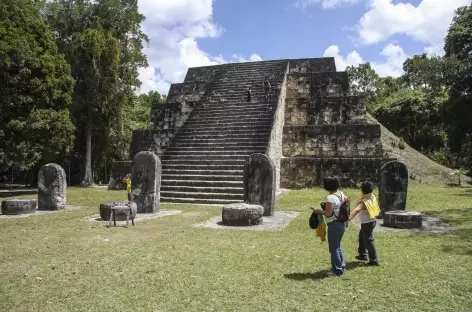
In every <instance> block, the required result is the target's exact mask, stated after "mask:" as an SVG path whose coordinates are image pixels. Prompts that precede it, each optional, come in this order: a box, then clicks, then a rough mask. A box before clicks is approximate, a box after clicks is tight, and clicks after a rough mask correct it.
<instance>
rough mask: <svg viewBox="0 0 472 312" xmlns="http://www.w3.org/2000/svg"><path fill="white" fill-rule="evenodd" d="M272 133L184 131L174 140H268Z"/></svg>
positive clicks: (266, 131)
mask: <svg viewBox="0 0 472 312" xmlns="http://www.w3.org/2000/svg"><path fill="white" fill-rule="evenodd" d="M269 135H270V131H268V130H265V131H257V130H255V131H252V130H251V131H233V132H224V133H223V132H220V131H209V132H205V133H203V131H201V132H199V133H198V134H196V133H194V132H192V131H188V132H184V131H183V129H182V130H181V131H179V132H178V133H177V134H176V136H175V137H174V138H173V139H172V142H174V141H187V140H194V139H199V140H208V139H224V140H240V139H252V138H256V139H260V140H266V141H267V140H268V139H269Z"/></svg>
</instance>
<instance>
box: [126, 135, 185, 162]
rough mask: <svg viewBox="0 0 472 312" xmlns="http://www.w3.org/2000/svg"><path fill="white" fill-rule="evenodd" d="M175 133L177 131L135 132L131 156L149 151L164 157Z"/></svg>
mask: <svg viewBox="0 0 472 312" xmlns="http://www.w3.org/2000/svg"><path fill="white" fill-rule="evenodd" d="M175 131H176V129H168V130H135V131H133V136H132V139H131V149H130V155H131V156H134V155H136V154H137V153H139V152H142V151H149V152H153V153H154V154H156V155H157V156H162V155H163V154H164V151H165V149H166V148H167V147H168V146H169V144H170V140H171V139H172V137H173V136H174V134H175Z"/></svg>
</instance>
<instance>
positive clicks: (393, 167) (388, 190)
mask: <svg viewBox="0 0 472 312" xmlns="http://www.w3.org/2000/svg"><path fill="white" fill-rule="evenodd" d="M407 190H408V169H407V168H406V166H405V164H403V163H401V162H399V161H390V162H388V163H386V164H385V165H384V166H383V167H382V169H381V173H380V184H379V199H380V209H381V210H382V215H384V214H385V212H386V211H396V210H403V211H404V210H405V208H406V196H407Z"/></svg>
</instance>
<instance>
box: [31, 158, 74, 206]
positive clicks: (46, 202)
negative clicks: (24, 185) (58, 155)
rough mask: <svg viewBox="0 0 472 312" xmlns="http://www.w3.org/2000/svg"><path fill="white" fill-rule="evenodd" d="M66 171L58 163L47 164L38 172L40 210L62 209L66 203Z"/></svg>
mask: <svg viewBox="0 0 472 312" xmlns="http://www.w3.org/2000/svg"><path fill="white" fill-rule="evenodd" d="M66 192H67V180H66V172H65V171H64V169H62V167H61V166H59V165H58V164H47V165H44V166H42V167H41V169H39V174H38V210H62V209H64V207H65V205H66Z"/></svg>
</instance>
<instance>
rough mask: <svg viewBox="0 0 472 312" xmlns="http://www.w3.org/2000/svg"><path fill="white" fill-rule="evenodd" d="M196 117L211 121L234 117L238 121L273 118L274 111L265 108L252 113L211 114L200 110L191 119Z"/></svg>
mask: <svg viewBox="0 0 472 312" xmlns="http://www.w3.org/2000/svg"><path fill="white" fill-rule="evenodd" d="M196 118H198V119H199V120H205V121H212V120H233V119H234V118H238V121H251V120H253V119H259V118H262V119H274V113H273V111H272V110H267V111H264V112H258V111H255V112H254V113H252V114H250V113H249V112H247V111H239V112H221V113H218V114H215V113H213V114H211V113H205V114H202V113H200V112H196V113H195V116H193V117H192V119H191V120H193V119H196Z"/></svg>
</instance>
